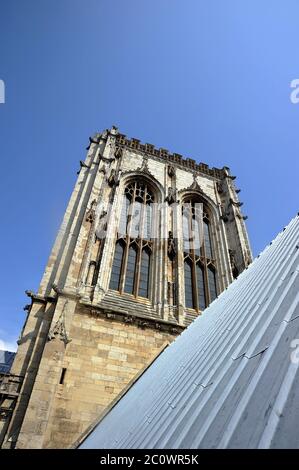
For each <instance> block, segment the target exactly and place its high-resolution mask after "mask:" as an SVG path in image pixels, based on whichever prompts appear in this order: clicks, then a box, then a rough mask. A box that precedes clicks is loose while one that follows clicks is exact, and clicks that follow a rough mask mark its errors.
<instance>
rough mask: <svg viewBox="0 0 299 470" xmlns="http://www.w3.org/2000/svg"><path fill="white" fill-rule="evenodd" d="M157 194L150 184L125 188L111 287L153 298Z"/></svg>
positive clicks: (134, 183)
mask: <svg viewBox="0 0 299 470" xmlns="http://www.w3.org/2000/svg"><path fill="white" fill-rule="evenodd" d="M153 202H154V196H153V193H152V191H151V189H150V188H149V187H148V186H147V184H146V183H143V182H140V181H135V182H131V183H129V184H128V185H127V186H126V188H125V193H124V199H123V205H122V210H121V216H120V224H119V230H118V234H117V242H116V247H115V254H114V260H113V265H112V271H111V278H110V286H109V287H110V289H113V290H118V291H119V292H120V293H123V292H125V293H127V294H131V295H134V296H135V297H137V296H139V297H145V298H148V297H149V290H150V267H151V260H152V250H153V246H152V240H151V228H152V219H153V214H152V211H153Z"/></svg>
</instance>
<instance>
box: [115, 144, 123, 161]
mask: <svg viewBox="0 0 299 470" xmlns="http://www.w3.org/2000/svg"><path fill="white" fill-rule="evenodd" d="M114 156H115V158H116V159H119V158H121V157H122V156H123V149H122V148H121V147H116V149H115V151H114Z"/></svg>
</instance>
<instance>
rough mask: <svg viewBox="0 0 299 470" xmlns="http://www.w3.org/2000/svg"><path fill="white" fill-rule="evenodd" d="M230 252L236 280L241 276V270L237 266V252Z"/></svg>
mask: <svg viewBox="0 0 299 470" xmlns="http://www.w3.org/2000/svg"><path fill="white" fill-rule="evenodd" d="M228 251H229V259H230V265H231V268H232V273H233V277H234V279H236V278H237V277H238V275H239V270H238V267H237V264H236V259H235V252H234V250H228Z"/></svg>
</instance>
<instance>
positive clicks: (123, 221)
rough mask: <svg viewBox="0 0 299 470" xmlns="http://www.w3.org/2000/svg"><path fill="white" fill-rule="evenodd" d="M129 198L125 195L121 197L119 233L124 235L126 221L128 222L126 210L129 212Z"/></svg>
mask: <svg viewBox="0 0 299 470" xmlns="http://www.w3.org/2000/svg"><path fill="white" fill-rule="evenodd" d="M129 206H130V200H129V198H128V196H127V195H125V196H124V198H123V203H122V208H121V215H120V222H119V233H120V235H122V236H125V235H126V233H127V222H128V212H129Z"/></svg>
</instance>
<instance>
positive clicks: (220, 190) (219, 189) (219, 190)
mask: <svg viewBox="0 0 299 470" xmlns="http://www.w3.org/2000/svg"><path fill="white" fill-rule="evenodd" d="M216 186H217V191H218V193H219V194H222V193H223V192H224V191H223V186H222V184H221V183H220V182H219V181H217V183H216Z"/></svg>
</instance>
